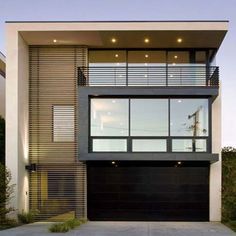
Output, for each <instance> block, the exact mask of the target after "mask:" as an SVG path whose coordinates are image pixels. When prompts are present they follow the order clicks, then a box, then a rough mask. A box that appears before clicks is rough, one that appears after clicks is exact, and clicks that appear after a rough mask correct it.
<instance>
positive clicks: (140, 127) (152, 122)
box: [130, 99, 168, 136]
mask: <svg viewBox="0 0 236 236" xmlns="http://www.w3.org/2000/svg"><path fill="white" fill-rule="evenodd" d="M130 106H131V107H130V116H131V117H130V119H131V128H130V132H131V136H167V135H168V99H131V104H130Z"/></svg>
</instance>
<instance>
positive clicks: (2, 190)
mask: <svg viewBox="0 0 236 236" xmlns="http://www.w3.org/2000/svg"><path fill="white" fill-rule="evenodd" d="M11 180H12V178H11V173H10V171H9V170H8V169H7V168H6V167H5V166H4V165H3V164H1V163H0V225H1V226H2V225H6V226H7V225H8V223H9V222H10V220H9V219H8V217H7V215H9V214H10V213H13V212H14V210H15V209H14V208H13V207H11V206H10V202H11V199H12V198H13V197H14V196H13V193H14V187H15V184H12V182H11Z"/></svg>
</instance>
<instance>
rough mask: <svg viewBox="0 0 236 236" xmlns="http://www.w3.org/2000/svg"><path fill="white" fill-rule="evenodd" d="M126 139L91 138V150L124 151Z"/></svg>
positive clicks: (125, 149)
mask: <svg viewBox="0 0 236 236" xmlns="http://www.w3.org/2000/svg"><path fill="white" fill-rule="evenodd" d="M126 151H127V140H126V139H93V152H126Z"/></svg>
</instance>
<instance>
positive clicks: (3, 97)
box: [0, 74, 6, 118]
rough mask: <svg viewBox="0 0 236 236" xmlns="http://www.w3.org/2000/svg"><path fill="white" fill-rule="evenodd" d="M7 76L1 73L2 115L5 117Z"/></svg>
mask: <svg viewBox="0 0 236 236" xmlns="http://www.w3.org/2000/svg"><path fill="white" fill-rule="evenodd" d="M5 86H6V85H5V78H4V77H3V76H2V75H1V74H0V116H2V117H3V118H5Z"/></svg>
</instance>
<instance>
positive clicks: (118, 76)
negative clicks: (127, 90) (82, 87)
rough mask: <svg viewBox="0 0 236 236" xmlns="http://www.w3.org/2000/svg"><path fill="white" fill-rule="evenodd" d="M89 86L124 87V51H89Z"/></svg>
mask: <svg viewBox="0 0 236 236" xmlns="http://www.w3.org/2000/svg"><path fill="white" fill-rule="evenodd" d="M88 73H89V76H88V78H89V85H90V86H91V85H96V86H99V85H100V86H103V85H106V86H109V85H110V86H114V85H115V86H124V85H125V84H126V51H125V50H96V51H89V71H88Z"/></svg>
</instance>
